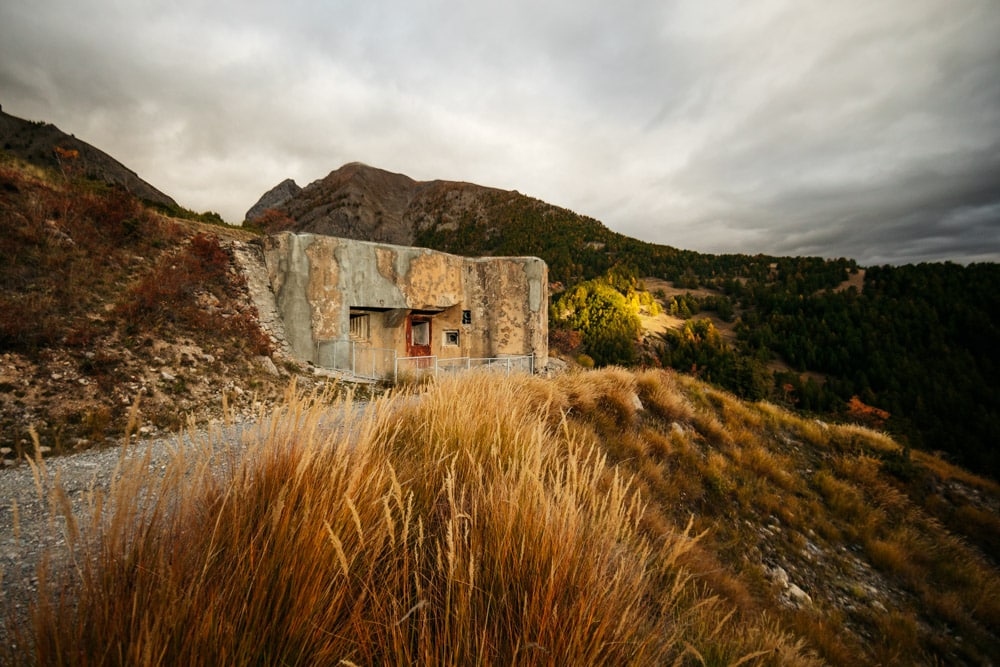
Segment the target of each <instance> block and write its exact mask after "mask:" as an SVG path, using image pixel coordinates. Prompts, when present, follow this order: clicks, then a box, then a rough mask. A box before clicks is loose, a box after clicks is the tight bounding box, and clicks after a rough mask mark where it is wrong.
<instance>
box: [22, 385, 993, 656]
mask: <svg viewBox="0 0 1000 667" xmlns="http://www.w3.org/2000/svg"><path fill="white" fill-rule="evenodd" d="M252 440H253V441H252V442H251V443H250V444H249V446H248V449H247V450H246V452H245V453H243V454H242V456H241V457H240V458H239V460H238V461H237V462H236V463H235V464H234V465H232V466H220V465H218V464H214V465H213V464H211V463H210V460H209V458H208V456H209V454H208V452H210V450H211V448H209V447H205V448H203V451H204V452H206V454H205V455H204V456H203V457H198V456H195V457H192V456H191V454H190V453H189V454H188V455H187V457H178V458H177V459H176V460H175V461H174V462H173V463H172V464H171V465H170V466H169V467H168V469H167V470H166V471H165V473H164V476H163V478H162V479H160V478H151V477H150V473H149V472H148V467H147V466H144V465H143V464H142V463H141V462H140V463H139V464H138V466H137V467H136V468H135V469H134V470H129V471H126V474H124V475H122V477H121V478H120V479H119V481H118V482H117V484H116V486H115V488H114V489H113V490H112V492H111V494H110V496H108V497H105V498H103V499H101V500H100V501H96V507H104V508H106V509H105V511H104V514H103V516H102V517H101V520H100V521H98V522H97V523H95V525H99V526H101V529H100V530H99V531H97V532H95V533H93V534H92V536H91V537H90V538H88V537H87V536H86V535H83V536H82V537H79V538H78V539H75V540H74V539H73V538H74V537H75V533H74V532H73V531H72V530H69V531H68V537H69V538H70V542H71V543H72V544H73V548H75V549H76V554H77V556H76V559H75V561H74V562H75V563H77V565H78V567H77V569H75V570H74V571H73V572H69V573H66V575H65V579H64V584H65V587H64V588H62V589H61V590H62V591H63V592H62V594H60V595H56V596H54V598H53V599H50V600H47V601H45V602H44V603H43V604H40V605H39V606H38V607H37V608H36V610H35V617H34V623H33V624H32V625H31V626H30V627H27V628H24V627H22V628H14V630H15V631H19V632H21V635H22V636H21V638H20V641H18V642H17V644H18V645H21V646H24V645H26V644H25V640H29V639H30V640H31V641H32V642H33V645H34V646H35V647H36V649H35V653H34V654H33V655H32V656H30V658H31V659H32V660H33V661H34V662H35V663H37V664H74V665H78V664H106V663H111V664H132V665H136V664H138V665H145V664H192V665H197V664H206V665H208V664H211V665H215V664H243V663H248V662H255V663H256V662H263V663H266V664H344V665H367V664H453V665H467V664H525V665H528V664H545V665H565V664H580V665H582V664H588V665H590V664H595V665H596V664H606V665H626V664H627V665H644V664H650V665H652V664H656V665H660V664H671V663H674V664H737V663H742V664H781V665H788V664H791V665H796V664H797V665H814V664H823V663H828V664H835V665H838V664H839V665H855V664H935V663H947V664H984V663H988V662H995V661H996V660H997V659H998V658H1000V638H998V636H997V628H1000V571H998V569H997V563H996V562H995V561H994V560H993V558H995V554H997V553H998V549H997V546H998V544H1000V541H998V540H1000V518H998V514H997V506H998V502H1000V489H998V488H997V485H995V484H993V483H991V482H986V481H984V480H981V479H979V478H976V477H974V476H972V475H969V474H967V473H964V472H962V471H960V470H958V469H955V468H952V467H951V466H949V465H947V464H945V463H943V462H941V461H939V460H937V459H934V458H931V457H928V456H924V455H922V454H916V453H915V454H913V455H912V458H907V457H906V456H905V455H904V453H903V450H902V449H901V448H900V447H899V446H898V445H897V444H896V443H894V442H893V441H892V440H890V439H889V438H887V437H886V436H884V435H881V434H879V433H876V432H873V431H869V430H867V429H864V428H861V427H857V426H836V425H830V424H825V423H821V422H817V421H813V420H806V419H802V418H799V417H796V416H794V415H792V414H790V413H787V412H785V411H784V410H781V409H779V408H777V407H775V406H774V405H772V404H769V403H754V404H750V403H744V402H740V401H738V400H736V399H735V398H734V397H733V396H732V395H729V394H726V393H724V392H721V391H719V390H717V389H713V388H712V387H710V386H708V385H706V384H704V383H701V382H699V381H696V380H693V379H691V378H687V377H684V376H680V375H677V374H675V373H673V372H668V371H645V372H638V373H633V372H630V371H626V370H621V369H606V370H602V371H592V372H582V373H577V374H571V375H566V376H563V377H559V378H556V379H550V380H547V379H540V378H529V377H513V378H510V379H505V378H500V377H496V376H492V375H485V374H470V375H465V376H462V377H459V378H455V379H451V380H448V381H447V382H441V383H439V384H435V385H431V386H429V387H425V388H423V389H422V390H421V393H419V394H416V395H403V394H399V395H396V396H393V397H389V398H385V399H382V400H379V401H378V402H376V403H374V404H371V405H369V406H368V408H367V409H366V410H364V411H363V413H359V412H358V411H357V410H353V409H351V408H350V407H349V406H347V405H344V404H342V403H340V402H335V403H332V404H331V403H330V402H329V400H328V399H327V398H326V397H325V396H316V395H311V396H307V397H302V396H297V397H294V398H289V400H288V402H287V403H286V404H285V406H284V407H283V408H282V409H281V410H279V411H278V413H276V416H275V419H273V420H265V421H262V422H261V426H260V430H259V431H258V433H257V434H256V436H255V437H254V438H253V439H252ZM222 460H223V461H225V460H227V459H226V457H223V459H222ZM901 471H905V474H901ZM144 485H152V488H153V491H152V492H149V491H148V488H149V487H148V486H146V487H145V488H147V491H142V489H143V488H144ZM56 506H57V504H53V507H56ZM40 588H42V589H44V588H45V587H44V586H40ZM5 657H6V659H7V661H8V662H9V663H11V664H14V663H18V664H22V663H23V661H24V660H25V659H26V657H25V656H22V655H15V654H13V653H12V652H10V649H9V647H8V653H7V655H6V656H5Z"/></svg>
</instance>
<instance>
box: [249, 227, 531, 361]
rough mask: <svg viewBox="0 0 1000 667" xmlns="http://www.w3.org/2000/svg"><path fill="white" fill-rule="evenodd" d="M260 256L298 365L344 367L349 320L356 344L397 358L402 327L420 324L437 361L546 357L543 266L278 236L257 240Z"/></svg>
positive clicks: (404, 344)
mask: <svg viewBox="0 0 1000 667" xmlns="http://www.w3.org/2000/svg"><path fill="white" fill-rule="evenodd" d="M264 258H265V263H266V265H267V270H268V276H269V278H270V280H271V285H272V288H273V291H274V294H275V297H276V302H277V306H278V311H279V312H280V314H281V317H282V319H283V321H284V324H285V330H286V331H287V335H288V339H289V344H290V346H291V348H292V351H293V353H294V354H295V356H296V357H298V358H299V359H301V360H304V361H309V362H312V363H314V364H316V365H320V366H337V365H339V364H342V363H344V362H345V360H344V359H342V358H340V357H342V356H343V354H344V352H343V350H345V349H346V347H345V345H344V344H346V342H347V341H349V340H351V316H352V314H353V315H354V316H355V317H364V318H366V322H367V323H368V326H367V327H365V337H364V339H363V341H362V342H364V343H366V344H367V345H369V346H370V347H374V348H385V349H392V350H395V351H396V352H397V354H398V355H400V356H406V354H407V349H408V348H409V349H412V343H413V341H412V340H408V338H407V337H408V336H412V333H409V332H410V331H411V326H409V324H408V323H410V324H412V321H413V319H414V318H416V319H419V318H425V319H427V320H428V321H429V322H430V341H429V345H430V349H431V354H433V355H436V356H438V357H439V358H444V359H447V358H458V357H499V356H508V355H528V354H534V355H535V359H536V365H537V366H538V367H540V366H543V365H544V364H545V362H546V360H547V358H548V268H547V267H546V265H545V262H543V261H542V260H540V259H538V258H536V257H485V258H474V259H473V258H465V257H458V256H456V255H450V254H447V253H442V252H436V251H432V250H427V249H425V248H411V247H404V246H394V245H388V244H378V243H369V242H365V241H354V240H349V239H341V238H336V237H330V236H321V235H315V234H294V233H290V232H286V233H282V234H277V235H274V236H271V237H268V238H267V239H266V240H265V242H264ZM356 339H357V335H356ZM408 343H409V344H411V345H409V346H408Z"/></svg>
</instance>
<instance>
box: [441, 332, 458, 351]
mask: <svg viewBox="0 0 1000 667" xmlns="http://www.w3.org/2000/svg"><path fill="white" fill-rule="evenodd" d="M444 344H445V345H447V346H449V347H458V331H455V330H451V331H445V332H444Z"/></svg>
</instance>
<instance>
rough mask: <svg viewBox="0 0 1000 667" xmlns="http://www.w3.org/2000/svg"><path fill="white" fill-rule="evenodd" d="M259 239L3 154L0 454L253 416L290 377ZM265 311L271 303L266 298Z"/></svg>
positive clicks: (81, 445)
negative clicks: (189, 421) (229, 415)
mask: <svg viewBox="0 0 1000 667" xmlns="http://www.w3.org/2000/svg"><path fill="white" fill-rule="evenodd" d="M255 238H256V236H255V235H254V234H252V233H250V232H247V231H244V230H240V229H239V228H234V227H229V226H222V225H209V224H205V223H200V222H196V221H191V220H182V219H176V218H170V217H166V216H164V215H162V214H160V213H158V212H156V211H154V210H152V209H150V208H146V207H145V206H144V205H142V204H141V203H139V202H138V201H137V200H136V199H135V198H134V197H132V196H130V195H128V194H126V193H124V192H122V191H121V190H117V189H110V190H107V191H100V190H96V191H95V189H94V188H93V187H92V185H91V184H87V183H81V182H78V181H76V180H67V179H65V178H63V177H62V176H61V175H60V174H59V173H58V172H54V171H44V170H38V169H34V168H32V167H30V166H28V165H26V164H25V163H24V162H23V161H20V160H18V159H17V158H14V157H12V156H11V155H10V154H9V153H3V152H0V255H2V256H3V257H4V258H5V262H4V263H3V264H2V266H0V284H2V285H3V286H4V289H3V290H2V291H0V454H2V460H3V463H4V464H5V465H9V466H12V465H16V464H17V462H18V460H19V459H20V458H21V457H22V456H24V455H25V454H32V453H33V452H34V449H35V443H34V442H33V438H32V434H31V432H32V431H34V432H36V433H37V434H38V436H39V440H38V444H39V445H40V446H41V447H42V452H43V453H48V452H52V453H53V454H55V453H66V452H72V451H78V450H81V449H86V448H89V447H93V446H97V445H101V444H102V443H105V442H107V441H111V440H114V439H115V438H117V437H118V436H120V435H121V434H122V433H123V432H124V431H125V430H126V428H128V427H129V420H130V414H131V406H133V405H137V406H138V407H137V411H136V412H135V418H136V419H137V420H138V422H137V423H135V424H133V426H134V427H135V428H137V429H139V430H141V432H142V433H144V434H152V433H156V432H158V431H171V430H175V429H177V428H178V427H180V426H182V425H183V424H184V422H185V420H186V417H187V416H188V415H191V416H194V417H195V418H196V419H204V418H207V417H208V416H209V415H212V414H218V412H219V411H220V410H221V408H222V405H223V401H228V402H229V403H230V404H231V405H234V406H236V409H237V410H238V411H249V412H253V411H254V410H255V409H256V408H258V407H260V405H261V404H262V402H263V401H267V400H268V399H270V398H274V397H277V396H280V395H281V393H282V392H283V390H284V387H285V386H286V385H287V384H288V383H289V382H290V381H291V379H292V376H293V375H298V376H300V381H301V383H302V384H308V383H310V382H312V381H313V378H312V374H311V373H309V372H308V369H302V368H300V367H299V366H298V364H296V363H295V362H294V361H293V360H292V359H291V358H289V357H288V356H286V355H285V354H283V348H282V340H283V336H282V332H281V323H280V320H279V319H278V317H277V315H276V313H275V312H274V310H273V305H271V306H270V308H269V306H268V301H267V298H268V297H269V296H270V292H269V290H270V288H269V285H268V284H267V281H266V272H265V270H264V268H263V265H262V261H263V260H262V255H261V250H260V248H259V247H258V246H257V245H255V243H254V242H253V241H254V239H255ZM271 303H272V304H273V298H272V300H271Z"/></svg>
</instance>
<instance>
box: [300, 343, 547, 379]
mask: <svg viewBox="0 0 1000 667" xmlns="http://www.w3.org/2000/svg"><path fill="white" fill-rule="evenodd" d="M318 352H319V354H318V357H319V359H318V361H319V365H320V366H323V367H326V368H331V369H333V370H337V371H341V372H343V373H348V374H350V375H352V376H354V377H356V378H359V379H364V380H392V381H393V382H398V381H399V379H400V377H404V378H411V379H417V380H419V379H422V378H425V377H427V376H433V377H437V376H438V375H443V374H453V373H460V372H465V371H470V370H480V369H481V370H487V371H491V372H496V373H503V374H505V375H510V374H511V373H528V374H533V373H534V371H535V355H533V354H530V355H511V356H504V357H450V358H447V359H441V358H439V357H437V356H421V357H401V356H399V355H398V353H397V352H396V351H395V350H391V349H387V348H377V347H369V346H367V345H365V344H363V343H358V342H356V341H323V342H322V343H321V345H320V346H318Z"/></svg>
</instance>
